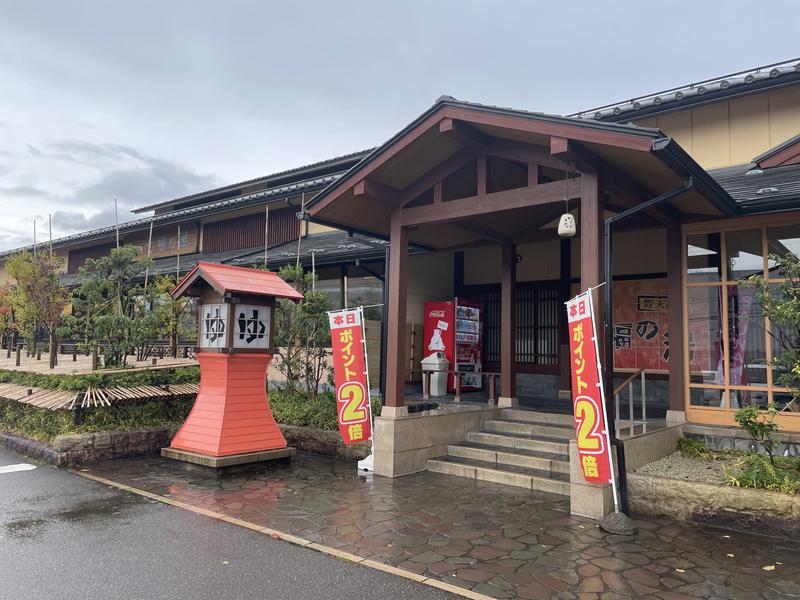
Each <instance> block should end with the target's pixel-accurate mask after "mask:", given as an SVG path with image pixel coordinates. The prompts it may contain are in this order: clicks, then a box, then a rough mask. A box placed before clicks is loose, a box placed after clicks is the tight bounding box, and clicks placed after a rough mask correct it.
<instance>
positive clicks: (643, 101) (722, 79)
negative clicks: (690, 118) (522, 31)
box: [568, 58, 800, 120]
mask: <svg viewBox="0 0 800 600" xmlns="http://www.w3.org/2000/svg"><path fill="white" fill-rule="evenodd" d="M792 74H795V75H797V76H798V77H800V58H790V59H787V60H782V61H780V62H776V63H770V64H767V65H761V66H757V67H751V68H749V69H744V70H742V71H736V72H735V73H728V74H725V75H717V76H715V77H711V78H709V79H703V80H701V81H695V82H693V83H687V84H682V85H679V86H676V87H672V88H668V89H664V90H660V91H657V92H650V93H647V94H642V95H639V96H634V97H633V98H630V99H627V100H620V101H617V102H611V103H609V104H603V105H601V106H595V107H593V108H585V109H583V110H580V111H578V112H575V113H572V114H570V115H568V116H570V117H576V118H579V119H595V120H601V119H603V120H605V119H610V118H611V119H613V118H614V117H617V116H619V117H620V118H622V115H623V114H627V113H636V112H640V111H645V110H647V109H652V112H655V111H656V107H662V106H665V105H667V106H668V105H670V104H672V103H675V102H679V101H683V102H686V101H687V100H691V99H692V98H696V97H698V96H703V95H705V94H707V93H709V94H713V93H715V92H716V93H717V94H720V93H724V92H726V91H727V90H733V91H731V92H729V93H731V94H733V93H734V92H736V91H737V90H739V89H740V88H741V87H742V86H743V85H749V84H759V83H760V84H761V85H762V86H763V85H764V83H765V82H769V81H771V80H775V79H779V78H785V77H786V76H789V75H792ZM776 85H777V84H776ZM757 89H758V88H756V90H757ZM754 91H755V90H754ZM664 110H666V108H665V109H664Z"/></svg>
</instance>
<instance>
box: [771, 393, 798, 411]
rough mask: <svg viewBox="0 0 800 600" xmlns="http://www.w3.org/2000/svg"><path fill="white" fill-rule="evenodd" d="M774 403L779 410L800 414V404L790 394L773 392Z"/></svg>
mask: <svg viewBox="0 0 800 600" xmlns="http://www.w3.org/2000/svg"><path fill="white" fill-rule="evenodd" d="M772 402H773V404H775V408H777V409H778V410H784V409H786V410H787V411H791V412H795V413H796V412H800V402H798V401H797V399H796V398H795V397H794V396H793V395H792V394H791V393H790V392H782V391H774V392H772Z"/></svg>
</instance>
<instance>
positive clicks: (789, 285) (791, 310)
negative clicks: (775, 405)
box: [749, 252, 800, 402]
mask: <svg viewBox="0 0 800 600" xmlns="http://www.w3.org/2000/svg"><path fill="white" fill-rule="evenodd" d="M769 259H770V262H771V263H774V264H775V268H776V269H777V272H779V273H780V274H781V277H783V278H785V281H784V282H782V283H770V282H769V281H768V280H766V279H765V278H764V277H763V276H760V275H754V276H751V277H750V279H749V282H750V283H751V284H752V285H755V286H756V288H757V293H756V296H757V298H758V300H759V302H760V303H761V306H762V307H763V310H764V315H765V316H766V317H767V318H768V319H769V321H770V336H771V337H772V340H773V344H772V348H773V350H772V355H773V359H772V362H773V365H772V366H773V367H774V369H775V371H774V372H775V373H776V377H775V383H776V384H778V385H781V386H783V387H786V388H789V390H790V391H791V393H792V396H793V400H792V402H796V401H797V398H798V397H800V259H799V258H798V257H797V256H795V255H794V254H792V253H791V252H787V253H786V254H785V255H770V257H769Z"/></svg>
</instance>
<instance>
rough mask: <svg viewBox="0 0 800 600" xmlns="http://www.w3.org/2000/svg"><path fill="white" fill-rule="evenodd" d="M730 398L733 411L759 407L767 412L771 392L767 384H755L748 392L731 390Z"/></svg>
mask: <svg viewBox="0 0 800 600" xmlns="http://www.w3.org/2000/svg"><path fill="white" fill-rule="evenodd" d="M730 398H731V408H732V409H733V410H739V409H740V408H745V407H747V406H757V407H758V408H759V409H764V410H766V409H767V406H768V405H769V391H768V389H767V385H766V384H761V385H755V384H754V385H753V386H752V387H750V388H749V389H746V390H731V391H730Z"/></svg>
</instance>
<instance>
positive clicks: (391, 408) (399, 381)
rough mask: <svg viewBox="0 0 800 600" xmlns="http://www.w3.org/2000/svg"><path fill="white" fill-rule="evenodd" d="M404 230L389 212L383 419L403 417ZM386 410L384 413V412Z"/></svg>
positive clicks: (398, 218)
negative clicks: (387, 303) (384, 403)
mask: <svg viewBox="0 0 800 600" xmlns="http://www.w3.org/2000/svg"><path fill="white" fill-rule="evenodd" d="M407 270H408V231H407V230H406V229H405V228H404V227H403V226H402V224H401V209H399V208H398V209H396V210H395V211H394V212H393V213H392V218H391V226H390V233H389V276H388V278H387V283H388V286H389V293H388V294H387V295H388V300H389V306H388V310H387V323H386V325H387V327H386V405H385V406H384V411H385V413H386V416H400V415H402V414H405V412H406V410H405V390H406V382H405V367H406V296H407V285H406V283H407ZM387 409H388V410H387Z"/></svg>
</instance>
